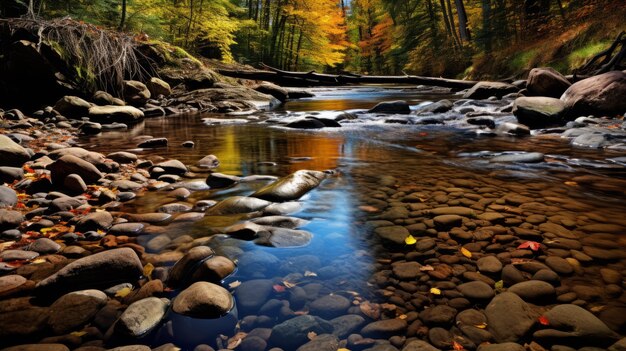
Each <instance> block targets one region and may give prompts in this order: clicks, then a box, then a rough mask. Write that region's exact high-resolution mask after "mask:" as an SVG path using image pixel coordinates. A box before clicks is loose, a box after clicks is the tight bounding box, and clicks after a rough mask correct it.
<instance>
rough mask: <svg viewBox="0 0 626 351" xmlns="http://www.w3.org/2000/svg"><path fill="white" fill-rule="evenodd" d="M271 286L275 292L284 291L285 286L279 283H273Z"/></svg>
mask: <svg viewBox="0 0 626 351" xmlns="http://www.w3.org/2000/svg"><path fill="white" fill-rule="evenodd" d="M273 288H274V291H276V292H277V293H283V292H285V287H284V286H282V285H280V284H275V285H274V286H273Z"/></svg>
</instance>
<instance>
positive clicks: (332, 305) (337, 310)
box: [309, 295, 352, 320]
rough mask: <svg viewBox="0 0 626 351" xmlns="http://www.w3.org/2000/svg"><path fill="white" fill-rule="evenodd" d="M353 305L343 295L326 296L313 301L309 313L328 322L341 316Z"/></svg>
mask: <svg viewBox="0 0 626 351" xmlns="http://www.w3.org/2000/svg"><path fill="white" fill-rule="evenodd" d="M351 305H352V303H351V302H350V300H348V299H347V298H345V297H343V296H341V295H326V296H323V297H320V298H319V299H316V300H314V301H312V302H311V304H310V305H309V312H310V313H311V314H312V315H314V316H319V317H321V318H324V319H326V320H328V319H333V318H335V317H339V316H341V315H342V314H344V313H345V312H346V311H347V310H348V308H349V307H350V306H351Z"/></svg>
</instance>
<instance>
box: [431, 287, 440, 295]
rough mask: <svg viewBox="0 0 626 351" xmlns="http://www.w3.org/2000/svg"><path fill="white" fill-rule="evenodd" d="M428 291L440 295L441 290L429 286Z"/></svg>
mask: <svg viewBox="0 0 626 351" xmlns="http://www.w3.org/2000/svg"><path fill="white" fill-rule="evenodd" d="M430 293H431V294H433V295H441V290H439V289H437V288H430Z"/></svg>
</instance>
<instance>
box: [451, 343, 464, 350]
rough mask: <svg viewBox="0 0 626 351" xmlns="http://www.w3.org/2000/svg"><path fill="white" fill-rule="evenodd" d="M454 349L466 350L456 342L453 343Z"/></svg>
mask: <svg viewBox="0 0 626 351" xmlns="http://www.w3.org/2000/svg"><path fill="white" fill-rule="evenodd" d="M452 347H453V348H454V349H455V350H465V348H464V347H463V345H461V344H459V343H458V342H456V341H452Z"/></svg>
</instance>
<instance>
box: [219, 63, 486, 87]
mask: <svg viewBox="0 0 626 351" xmlns="http://www.w3.org/2000/svg"><path fill="white" fill-rule="evenodd" d="M263 68H264V70H225V69H220V70H218V71H217V72H218V73H219V74H221V75H224V76H228V77H233V78H242V79H250V80H264V81H268V82H272V83H275V84H278V85H281V86H291V87H311V86H341V85H353V84H411V85H429V86H438V87H444V88H451V89H453V90H462V89H469V88H471V87H472V86H474V85H475V84H476V83H477V82H476V81H471V80H461V79H447V78H438V77H424V76H413V75H404V76H368V75H359V74H351V73H344V74H326V73H317V72H315V71H310V72H293V71H283V70H279V69H276V68H273V67H270V66H267V65H263Z"/></svg>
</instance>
